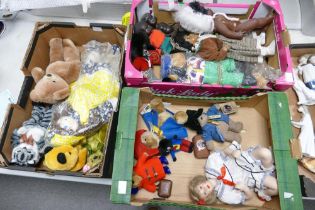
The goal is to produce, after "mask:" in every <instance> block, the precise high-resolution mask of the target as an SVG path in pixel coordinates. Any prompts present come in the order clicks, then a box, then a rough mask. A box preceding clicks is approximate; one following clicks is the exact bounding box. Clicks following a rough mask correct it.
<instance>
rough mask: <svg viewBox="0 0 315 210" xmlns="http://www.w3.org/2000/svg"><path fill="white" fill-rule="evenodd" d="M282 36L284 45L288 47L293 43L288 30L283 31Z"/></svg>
mask: <svg viewBox="0 0 315 210" xmlns="http://www.w3.org/2000/svg"><path fill="white" fill-rule="evenodd" d="M281 38H282V41H283V44H284V46H286V47H288V46H290V44H291V38H290V34H289V31H288V30H285V31H282V33H281Z"/></svg>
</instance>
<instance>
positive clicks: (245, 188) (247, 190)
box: [235, 183, 255, 200]
mask: <svg viewBox="0 0 315 210" xmlns="http://www.w3.org/2000/svg"><path fill="white" fill-rule="evenodd" d="M235 188H236V189H238V190H240V191H242V192H243V193H244V194H245V200H250V199H252V198H253V197H254V196H255V192H254V191H253V190H251V189H250V188H249V187H248V186H246V185H245V184H243V183H239V184H237V185H236V186H235Z"/></svg>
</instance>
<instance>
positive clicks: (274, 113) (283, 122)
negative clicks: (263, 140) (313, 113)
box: [268, 92, 293, 151]
mask: <svg viewBox="0 0 315 210" xmlns="http://www.w3.org/2000/svg"><path fill="white" fill-rule="evenodd" d="M268 104H269V113H270V124H271V128H272V131H271V132H272V146H273V150H274V151H278V150H280V151H290V146H289V140H290V139H291V138H292V136H293V133H292V126H291V124H290V122H291V119H290V111H289V105H288V98H287V95H286V94H285V93H281V92H273V93H268Z"/></svg>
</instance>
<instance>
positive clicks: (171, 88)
mask: <svg viewBox="0 0 315 210" xmlns="http://www.w3.org/2000/svg"><path fill="white" fill-rule="evenodd" d="M168 4H169V1H165V0H160V1H158V2H154V4H152V1H148V2H147V1H143V0H137V1H133V4H132V7H131V17H130V22H131V24H130V26H129V32H128V37H127V43H126V58H125V59H126V60H125V73H124V78H125V80H126V83H127V85H128V86H133V87H150V88H151V89H152V91H153V92H154V93H156V94H171V95H177V96H202V97H213V96H222V95H225V96H227V95H228V96H241V95H253V94H255V93H257V92H264V91H270V90H272V89H275V90H286V89H288V88H289V87H291V86H292V85H293V76H292V68H290V65H289V64H290V63H291V58H290V51H289V46H288V45H289V42H290V39H289V35H288V31H287V30H286V27H285V24H284V19H283V14H282V11H281V7H280V4H279V2H277V1H269V0H263V1H257V3H256V4H255V5H247V4H205V6H206V7H211V8H212V9H213V10H214V11H215V12H216V11H218V12H226V13H227V14H231V15H235V14H236V16H238V17H240V18H242V19H244V18H247V17H249V18H255V17H263V16H265V15H266V12H268V10H267V9H266V8H268V7H271V8H273V9H274V11H275V17H274V22H273V24H271V25H270V26H269V27H268V29H267V33H266V34H267V37H266V39H267V41H266V43H267V44H269V43H270V42H271V41H272V40H276V45H277V50H276V54H275V55H274V56H272V57H269V58H268V64H269V65H270V66H272V67H274V68H277V69H281V71H282V76H281V77H280V78H279V79H278V80H277V81H276V82H275V83H274V84H269V87H268V88H266V89H261V88H259V87H257V86H243V87H239V88H236V87H233V86H231V85H224V86H222V85H208V84H187V83H171V82H153V83H148V81H147V79H146V78H145V77H143V75H142V73H141V72H140V71H138V70H137V69H135V68H134V67H133V65H132V62H131V49H132V46H131V39H132V28H133V24H134V23H136V22H137V21H138V19H139V18H140V17H141V16H142V15H143V14H144V13H146V12H148V11H150V10H153V13H154V15H155V16H156V17H157V19H158V21H160V22H166V23H173V22H174V21H173V19H172V15H171V12H168V11H161V10H159V8H162V9H163V5H164V6H165V5H168ZM176 4H177V3H175V6H176ZM151 5H153V7H152V8H150V6H151ZM164 9H165V8H164ZM137 18H138V19H137Z"/></svg>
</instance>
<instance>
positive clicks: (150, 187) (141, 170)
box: [133, 153, 171, 192]
mask: <svg viewBox="0 0 315 210" xmlns="http://www.w3.org/2000/svg"><path fill="white" fill-rule="evenodd" d="M163 164H165V165H167V164H168V162H165V159H163V161H162V162H161V160H160V159H159V158H158V157H151V158H150V157H149V155H148V154H147V153H143V154H142V155H141V156H140V158H139V159H138V161H137V163H136V165H135V166H134V168H133V172H134V174H133V187H134V188H135V187H137V188H138V189H141V188H143V189H145V190H147V191H149V192H155V191H156V189H157V187H156V182H158V181H160V180H162V179H164V178H165V176H166V174H170V173H171V172H170V170H169V168H168V166H163Z"/></svg>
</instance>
